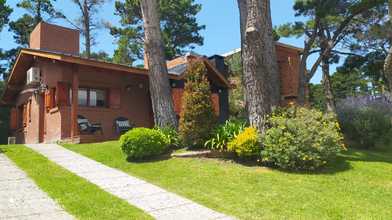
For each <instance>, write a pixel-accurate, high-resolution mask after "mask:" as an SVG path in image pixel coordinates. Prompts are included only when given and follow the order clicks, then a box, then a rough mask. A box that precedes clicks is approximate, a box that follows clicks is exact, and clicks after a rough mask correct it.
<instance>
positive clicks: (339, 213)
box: [66, 142, 392, 219]
mask: <svg viewBox="0 0 392 220" xmlns="http://www.w3.org/2000/svg"><path fill="white" fill-rule="evenodd" d="M66 147H67V148H69V149H70V150H73V151H75V152H78V153H81V154H83V155H85V156H87V157H90V158H92V159H95V160H97V161H99V162H102V163H104V164H106V165H108V166H111V167H114V168H118V169H120V170H123V171H125V172H127V173H129V174H132V175H135V176H138V177H140V178H143V179H145V180H148V181H150V182H152V183H155V184H157V185H159V186H161V187H163V188H166V189H168V190H170V191H172V192H175V193H178V194H180V195H183V196H185V197H188V198H190V199H192V200H194V201H196V202H199V203H201V204H204V205H205V206H208V207H210V208H212V209H215V210H217V211H221V212H224V213H226V214H229V215H233V216H236V217H238V218H240V219H314V218H318V219H390V217H391V216H392V151H391V150H389V151H383V152H369V151H358V150H351V151H349V152H347V153H345V154H344V155H342V156H340V157H339V158H338V160H337V161H336V162H335V163H334V164H332V165H330V166H329V167H327V168H326V169H325V170H324V171H322V172H321V173H289V172H282V171H277V170H271V169H267V168H262V167H251V166H244V165H239V164H236V163H232V162H229V161H222V160H214V159H189V158H188V159H181V158H173V159H162V160H157V161H149V162H137V163H130V162H127V161H126V160H125V156H124V155H123V154H122V152H121V150H120V147H119V144H118V143H117V142H106V143H99V144H86V145H66Z"/></svg>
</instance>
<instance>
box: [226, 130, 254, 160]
mask: <svg viewBox="0 0 392 220" xmlns="http://www.w3.org/2000/svg"><path fill="white" fill-rule="evenodd" d="M227 149H228V150H229V151H231V152H234V153H235V154H236V155H237V156H238V157H240V158H251V157H256V156H257V155H259V154H260V149H261V147H260V138H259V134H258V133H257V130H256V128H251V127H249V128H245V129H244V131H243V132H241V133H239V134H238V135H237V136H236V137H235V138H234V139H233V140H232V141H230V142H229V143H228V146H227Z"/></svg>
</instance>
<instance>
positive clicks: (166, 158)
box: [127, 153, 172, 163]
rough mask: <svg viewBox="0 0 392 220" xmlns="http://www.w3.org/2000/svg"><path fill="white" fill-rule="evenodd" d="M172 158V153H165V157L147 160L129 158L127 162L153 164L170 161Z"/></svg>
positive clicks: (160, 156)
mask: <svg viewBox="0 0 392 220" xmlns="http://www.w3.org/2000/svg"><path fill="white" fill-rule="evenodd" d="M171 158H172V157H171V153H165V154H163V155H159V156H154V157H150V158H146V159H133V158H130V157H128V158H127V162H128V163H153V162H159V161H165V160H169V159H171Z"/></svg>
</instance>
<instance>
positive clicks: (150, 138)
mask: <svg viewBox="0 0 392 220" xmlns="http://www.w3.org/2000/svg"><path fill="white" fill-rule="evenodd" d="M168 142H169V141H168V140H167V138H166V137H165V136H164V135H163V134H162V133H161V132H160V131H157V130H154V129H148V128H134V129H132V130H130V131H128V132H127V133H125V134H124V135H122V136H121V138H120V145H121V149H122V151H123V152H124V153H125V154H126V155H127V156H128V158H129V159H132V160H140V159H146V158H149V157H153V156H158V155H160V154H162V153H164V152H165V151H166V150H167V147H168Z"/></svg>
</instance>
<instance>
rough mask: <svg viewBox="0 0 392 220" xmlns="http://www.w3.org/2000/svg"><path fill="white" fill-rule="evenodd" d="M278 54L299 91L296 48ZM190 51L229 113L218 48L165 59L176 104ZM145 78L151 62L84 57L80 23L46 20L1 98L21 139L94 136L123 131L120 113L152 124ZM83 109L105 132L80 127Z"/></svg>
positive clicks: (287, 86) (291, 88) (290, 87)
mask: <svg viewBox="0 0 392 220" xmlns="http://www.w3.org/2000/svg"><path fill="white" fill-rule="evenodd" d="M278 54H279V56H283V57H284V58H282V60H284V61H287V63H288V64H289V65H288V66H287V65H286V66H285V65H283V67H282V71H284V72H285V71H287V74H286V73H282V80H283V81H285V80H287V83H285V82H283V83H282V85H283V86H282V91H283V94H284V95H286V96H287V97H289V98H292V97H295V96H296V86H297V84H298V83H297V76H296V74H295V70H293V69H290V68H294V67H295V65H297V63H298V58H299V53H298V51H297V50H293V49H290V48H287V50H286V49H284V51H283V52H282V54H280V52H279V50H278ZM287 57H291V58H287ZM190 59H200V60H202V61H203V62H204V63H205V65H206V67H207V69H208V79H209V81H210V83H211V91H212V94H213V95H212V97H211V99H212V102H213V106H214V109H215V112H216V114H217V115H218V116H219V119H220V121H224V120H226V119H227V118H228V113H229V107H228V106H229V104H228V90H229V87H230V85H229V83H228V81H227V79H226V77H227V67H226V66H225V65H224V60H223V59H224V58H223V57H221V56H213V57H210V58H206V57H201V56H197V55H192V54H190V55H188V56H184V57H179V58H177V59H175V60H172V61H169V62H168V69H169V78H170V84H171V86H172V94H173V100H174V103H175V110H176V112H177V113H178V114H179V113H180V111H181V97H182V89H183V86H184V80H183V78H184V72H185V69H186V67H187V63H188V62H189V60H190ZM290 59H291V61H290ZM290 62H291V63H290ZM292 71H293V72H292ZM148 83H149V82H148V70H147V69H144V68H134V67H129V66H124V65H118V64H113V63H107V62H102V61H97V60H93V59H86V58H82V57H80V56H79V32H78V31H76V30H72V29H68V28H64V27H60V26H56V25H51V24H47V23H43V22H42V23H40V24H38V26H37V27H36V28H35V29H34V31H33V32H32V34H31V36H30V48H25V49H22V50H21V51H20V53H19V55H18V58H17V60H16V63H15V65H14V67H13V69H12V72H11V75H10V77H9V79H8V81H7V87H6V90H5V92H4V94H3V96H2V99H1V102H2V104H3V105H8V106H10V107H11V123H10V136H15V137H16V140H17V143H53V142H56V141H74V142H96V141H103V140H110V139H115V138H118V136H119V133H118V132H116V129H115V128H114V120H115V119H116V118H118V117H123V118H127V119H129V121H131V122H132V123H133V124H135V126H137V127H153V126H154V122H153V113H152V107H151V100H150V95H149V85H148ZM283 99H285V98H283ZM78 116H83V117H85V118H87V119H88V120H89V121H90V122H91V123H99V124H100V125H101V127H102V130H101V132H96V133H92V134H81V133H80V132H79V131H80V130H79V125H78Z"/></svg>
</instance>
